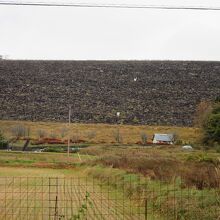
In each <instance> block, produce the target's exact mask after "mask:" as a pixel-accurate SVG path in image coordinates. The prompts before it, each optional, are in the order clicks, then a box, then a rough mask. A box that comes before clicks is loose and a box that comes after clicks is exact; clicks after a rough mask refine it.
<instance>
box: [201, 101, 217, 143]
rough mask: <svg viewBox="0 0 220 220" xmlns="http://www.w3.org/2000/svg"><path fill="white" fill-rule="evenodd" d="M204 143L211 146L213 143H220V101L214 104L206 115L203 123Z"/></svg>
mask: <svg viewBox="0 0 220 220" xmlns="http://www.w3.org/2000/svg"><path fill="white" fill-rule="evenodd" d="M203 130H204V137H203V141H204V143H205V144H209V145H211V146H213V145H214V143H218V144H220V102H218V103H216V104H215V105H214V108H213V111H212V113H211V114H210V115H209V116H208V118H207V120H206V121H205V123H204V125H203Z"/></svg>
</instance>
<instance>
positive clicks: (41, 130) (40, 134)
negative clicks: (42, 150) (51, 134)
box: [37, 129, 47, 138]
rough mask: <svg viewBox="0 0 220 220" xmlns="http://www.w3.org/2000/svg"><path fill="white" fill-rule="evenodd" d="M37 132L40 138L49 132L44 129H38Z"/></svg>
mask: <svg viewBox="0 0 220 220" xmlns="http://www.w3.org/2000/svg"><path fill="white" fill-rule="evenodd" d="M37 134H38V137H39V138H44V137H46V136H47V132H46V131H45V130H43V129H39V130H37Z"/></svg>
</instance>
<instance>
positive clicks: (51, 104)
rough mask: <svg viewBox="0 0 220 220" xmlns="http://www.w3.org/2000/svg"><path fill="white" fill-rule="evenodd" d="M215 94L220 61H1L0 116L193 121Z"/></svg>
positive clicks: (167, 122)
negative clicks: (199, 106) (200, 105)
mask: <svg viewBox="0 0 220 220" xmlns="http://www.w3.org/2000/svg"><path fill="white" fill-rule="evenodd" d="M135 77H137V81H134V78H135ZM219 95H220V62H177V61H175V62H171V61H127V62H126V61H12V60H11V61H10V60H1V61H0V119H10V120H15V119H16V120H17V119H19V120H33V121H36V120H42V121H66V120H67V118H68V105H69V103H70V104H72V108H73V112H72V121H74V122H102V123H115V122H116V121H117V118H116V112H117V111H119V112H121V117H120V120H121V122H123V123H127V124H160V125H161V124H163V125H191V124H192V118H193V114H194V111H195V107H196V105H197V104H198V103H199V102H200V101H201V100H202V99H214V98H215V97H217V96H219Z"/></svg>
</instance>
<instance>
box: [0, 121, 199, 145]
mask: <svg viewBox="0 0 220 220" xmlns="http://www.w3.org/2000/svg"><path fill="white" fill-rule="evenodd" d="M18 124H21V125H24V126H26V127H30V129H31V136H32V137H37V136H38V135H37V131H38V130H45V131H46V132H47V134H48V135H49V134H51V133H53V134H56V135H57V137H60V133H61V131H60V130H61V129H62V128H64V127H66V126H67V124H65V123H52V122H28V121H3V120H1V121H0V130H2V131H3V132H4V134H5V135H6V136H7V137H11V136H12V133H11V129H12V128H13V127H14V126H16V125H18ZM117 128H119V129H120V133H121V135H122V137H123V143H125V144H134V143H136V142H138V141H141V137H140V136H141V133H142V132H144V133H146V134H147V136H148V140H149V139H151V138H152V136H153V134H154V133H174V132H175V133H176V134H177V136H178V138H179V139H181V140H182V141H183V142H186V143H189V142H190V143H193V142H196V140H198V138H199V136H200V131H199V129H197V128H191V127H174V126H173V127H172V126H147V125H146V126H134V125H108V124H71V131H70V135H74V134H75V133H77V134H78V136H79V138H80V139H83V140H88V137H87V133H88V132H90V131H94V132H95V133H96V136H95V138H94V139H93V140H92V141H93V142H94V143H112V142H114V141H115V140H114V135H113V132H114V131H115V130H116V129H117Z"/></svg>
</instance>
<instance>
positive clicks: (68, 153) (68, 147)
mask: <svg viewBox="0 0 220 220" xmlns="http://www.w3.org/2000/svg"><path fill="white" fill-rule="evenodd" d="M71 110H72V109H71V105H69V121H68V146H67V156H68V157H69V156H70V123H71Z"/></svg>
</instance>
